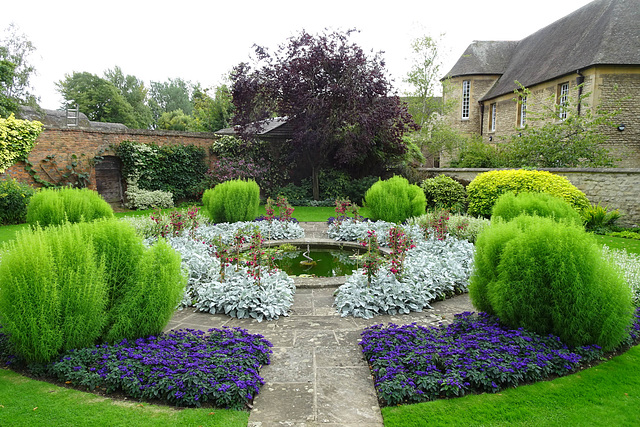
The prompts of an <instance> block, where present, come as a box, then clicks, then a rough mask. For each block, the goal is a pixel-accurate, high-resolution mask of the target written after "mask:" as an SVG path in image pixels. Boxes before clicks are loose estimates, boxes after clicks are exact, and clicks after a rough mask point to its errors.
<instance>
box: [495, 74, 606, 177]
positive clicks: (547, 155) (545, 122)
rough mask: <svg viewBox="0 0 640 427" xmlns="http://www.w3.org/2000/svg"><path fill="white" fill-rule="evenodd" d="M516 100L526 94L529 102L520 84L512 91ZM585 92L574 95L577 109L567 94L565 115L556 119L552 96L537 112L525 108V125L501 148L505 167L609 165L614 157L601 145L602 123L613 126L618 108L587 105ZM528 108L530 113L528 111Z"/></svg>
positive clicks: (603, 135)
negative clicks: (518, 87) (611, 108)
mask: <svg viewBox="0 0 640 427" xmlns="http://www.w3.org/2000/svg"><path fill="white" fill-rule="evenodd" d="M516 95H517V99H516V100H517V101H518V102H522V101H521V100H522V99H523V97H527V107H529V106H530V105H532V96H531V92H530V91H529V90H528V89H527V88H524V87H522V86H521V87H520V89H519V90H517V91H516ZM588 97H589V94H588V93H586V94H582V95H579V96H578V97H577V100H578V104H577V105H580V107H581V108H580V109H579V110H578V108H577V105H575V104H572V102H571V99H570V98H571V97H567V103H566V104H565V105H564V106H563V110H564V111H566V118H565V119H563V120H560V119H559V108H560V107H559V106H558V105H556V104H555V102H554V100H553V99H548V100H546V101H545V102H544V103H543V105H544V108H543V109H542V111H541V112H536V111H535V110H531V109H530V108H527V110H528V112H527V125H526V127H525V129H523V130H521V131H520V130H519V131H518V133H515V134H514V135H512V136H511V138H510V139H509V140H508V143H507V145H505V147H504V148H503V151H504V153H505V156H506V158H505V166H507V167H539V168H561V167H612V166H614V162H615V159H614V158H613V156H612V155H611V153H610V152H609V150H608V149H607V148H606V147H605V146H604V145H603V144H604V143H605V142H606V140H607V136H606V135H605V133H604V132H603V128H604V127H606V126H614V123H613V118H614V117H615V116H616V114H617V113H618V110H616V109H613V110H604V109H595V110H594V109H593V108H589V106H588V105H587V103H586V100H587V98H588ZM529 111H531V112H529Z"/></svg>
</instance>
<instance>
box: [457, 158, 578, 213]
mask: <svg viewBox="0 0 640 427" xmlns="http://www.w3.org/2000/svg"><path fill="white" fill-rule="evenodd" d="M509 191H511V192H513V193H516V194H518V193H521V192H525V191H526V192H532V193H548V194H551V195H553V196H557V197H561V198H562V199H564V200H565V201H566V202H567V203H569V204H570V205H571V206H573V208H574V209H576V210H577V211H578V212H582V211H583V210H584V209H586V208H588V207H589V199H587V196H585V194H584V193H583V192H582V191H580V190H578V189H577V188H576V187H575V186H574V185H573V184H571V182H569V180H568V179H567V178H565V177H563V176H559V175H554V174H552V173H551V172H547V171H530V170H522V169H518V170H515V169H511V170H496V171H489V172H484V173H481V174H479V175H478V176H476V177H475V179H474V180H473V181H471V183H470V184H469V185H468V186H467V194H468V199H467V200H468V202H469V208H468V211H467V212H468V213H469V214H470V215H479V216H484V217H487V218H488V217H489V216H490V215H491V209H492V208H493V205H494V204H495V202H496V200H498V197H500V196H501V195H502V194H504V193H507V192H509Z"/></svg>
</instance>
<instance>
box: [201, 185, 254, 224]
mask: <svg viewBox="0 0 640 427" xmlns="http://www.w3.org/2000/svg"><path fill="white" fill-rule="evenodd" d="M202 203H203V205H204V207H205V211H206V213H207V214H208V215H209V218H210V219H211V221H213V222H238V221H252V220H254V219H255V218H256V217H257V216H258V205H259V204H260V187H259V186H258V184H256V182H255V181H254V180H252V179H249V180H246V181H245V180H243V179H233V180H230V181H225V182H223V183H222V184H218V185H216V186H215V187H214V188H211V189H209V190H207V191H205V192H204V194H203V195H202Z"/></svg>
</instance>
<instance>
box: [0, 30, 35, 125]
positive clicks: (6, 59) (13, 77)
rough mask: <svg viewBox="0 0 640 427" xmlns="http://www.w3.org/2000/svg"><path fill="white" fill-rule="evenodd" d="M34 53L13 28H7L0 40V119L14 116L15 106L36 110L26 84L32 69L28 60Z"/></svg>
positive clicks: (22, 35) (28, 84) (28, 42)
mask: <svg viewBox="0 0 640 427" xmlns="http://www.w3.org/2000/svg"><path fill="white" fill-rule="evenodd" d="M35 50H36V48H35V47H34V46H33V43H31V42H30V41H29V39H27V36H26V35H25V34H23V33H21V32H20V30H19V29H18V27H17V26H15V25H14V24H10V25H9V26H8V27H7V28H6V29H5V31H4V35H3V38H2V39H0V116H2V117H9V115H10V114H11V113H17V112H18V105H31V106H37V103H38V98H36V97H35V96H34V95H33V94H32V93H31V85H30V82H29V80H30V79H31V76H32V75H33V74H34V73H35V68H34V67H33V65H31V64H30V63H29V56H30V55H31V54H32V53H33V52H34V51H35Z"/></svg>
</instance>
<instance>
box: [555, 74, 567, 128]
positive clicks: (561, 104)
mask: <svg viewBox="0 0 640 427" xmlns="http://www.w3.org/2000/svg"><path fill="white" fill-rule="evenodd" d="M568 100H569V82H565V83H560V84H559V85H558V102H557V104H558V117H559V118H560V120H565V119H566V118H567V102H568Z"/></svg>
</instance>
